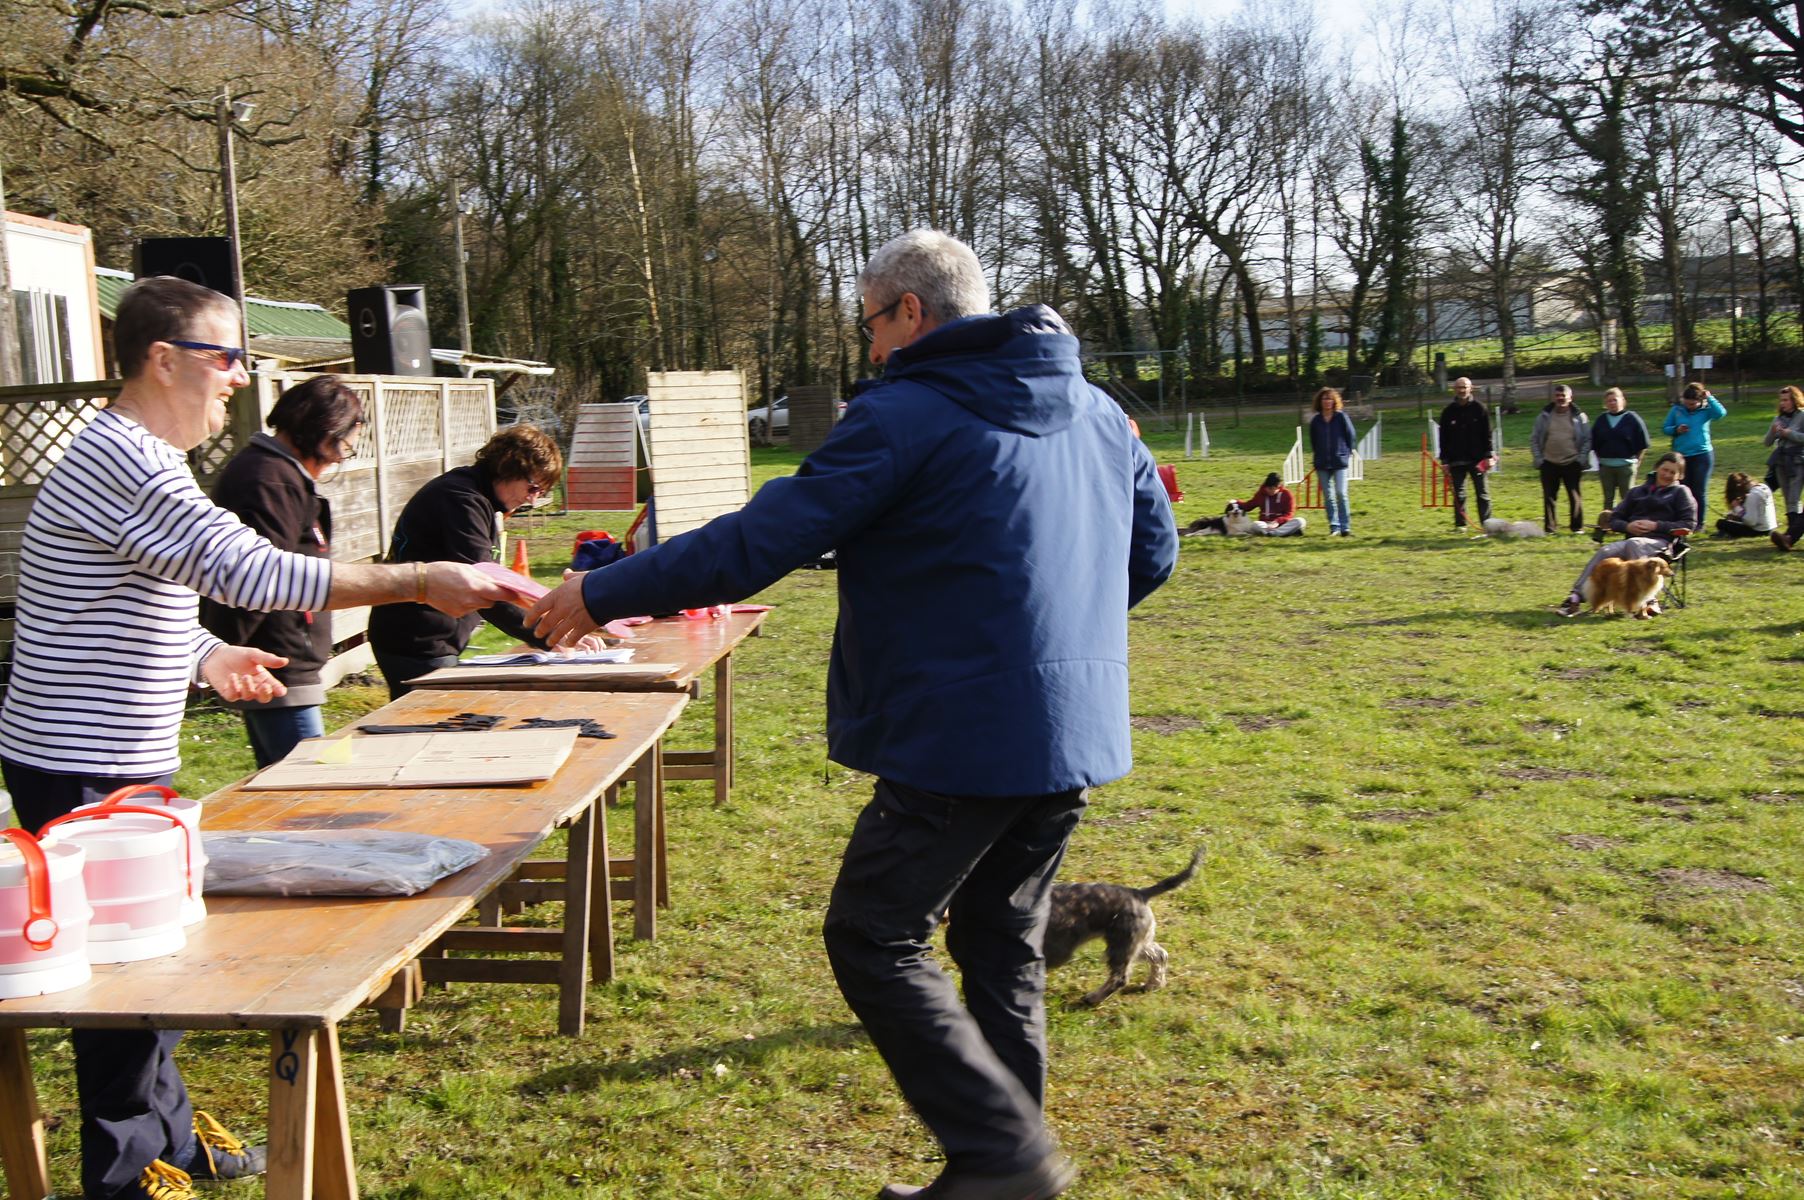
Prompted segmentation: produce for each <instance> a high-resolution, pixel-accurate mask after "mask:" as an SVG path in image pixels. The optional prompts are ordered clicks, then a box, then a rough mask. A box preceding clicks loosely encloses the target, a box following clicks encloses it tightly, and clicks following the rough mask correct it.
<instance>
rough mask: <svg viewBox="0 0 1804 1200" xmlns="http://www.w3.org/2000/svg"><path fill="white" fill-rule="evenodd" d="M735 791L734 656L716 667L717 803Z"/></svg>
mask: <svg viewBox="0 0 1804 1200" xmlns="http://www.w3.org/2000/svg"><path fill="white" fill-rule="evenodd" d="M732 790H733V656H732V655H731V654H728V655H726V656H724V657H723V658H721V660H720V661H719V662H717V663H715V664H714V803H716V804H725V803H726V802H727V796H728V795H729V794H730V793H731V792H732Z"/></svg>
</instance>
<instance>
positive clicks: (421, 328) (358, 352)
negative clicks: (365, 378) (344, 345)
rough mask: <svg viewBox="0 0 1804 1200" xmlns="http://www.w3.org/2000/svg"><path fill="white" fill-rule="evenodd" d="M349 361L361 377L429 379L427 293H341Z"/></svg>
mask: <svg viewBox="0 0 1804 1200" xmlns="http://www.w3.org/2000/svg"><path fill="white" fill-rule="evenodd" d="M345 308H346V309H347V310H349V313H350V317H351V356H352V360H353V362H354V364H355V366H356V370H357V373H358V374H359V375H430V374H432V330H431V328H430V327H429V326H428V325H427V324H426V289H425V288H423V287H414V286H411V285H406V284H385V285H382V286H379V287H366V288H357V289H356V290H354V291H350V292H346V293H345Z"/></svg>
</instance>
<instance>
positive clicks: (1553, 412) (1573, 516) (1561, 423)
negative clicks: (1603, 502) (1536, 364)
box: [1528, 383, 1591, 533]
mask: <svg viewBox="0 0 1804 1200" xmlns="http://www.w3.org/2000/svg"><path fill="white" fill-rule="evenodd" d="M1528 450H1529V454H1530V455H1532V456H1533V457H1534V461H1535V470H1537V471H1539V472H1540V473H1541V528H1542V529H1544V530H1546V531H1547V532H1548V533H1555V532H1558V530H1559V527H1560V526H1559V497H1560V489H1561V488H1565V489H1566V508H1567V515H1568V518H1569V523H1570V524H1571V527H1572V532H1574V533H1578V532H1580V531H1581V530H1583V529H1584V528H1585V497H1584V494H1583V493H1582V492H1581V491H1580V490H1579V481H1580V480H1581V479H1583V478H1584V475H1585V462H1586V460H1587V459H1588V458H1589V457H1590V454H1591V426H1590V424H1589V423H1588V422H1587V421H1586V420H1585V414H1584V413H1582V412H1580V411H1579V410H1578V406H1577V405H1576V404H1574V403H1573V402H1572V389H1571V388H1569V387H1567V386H1566V385H1565V384H1563V383H1562V384H1558V385H1556V386H1555V387H1554V389H1553V399H1552V400H1551V401H1549V402H1548V404H1547V407H1545V408H1543V409H1542V410H1541V412H1540V414H1539V415H1538V416H1536V417H1535V428H1534V432H1533V433H1531V434H1529V439H1528Z"/></svg>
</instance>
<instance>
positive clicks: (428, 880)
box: [201, 829, 489, 896]
mask: <svg viewBox="0 0 1804 1200" xmlns="http://www.w3.org/2000/svg"><path fill="white" fill-rule="evenodd" d="M201 843H202V845H203V846H204V847H205V848H206V852H207V882H206V887H205V889H204V891H205V893H206V894H207V895H213V896H411V895H413V894H414V893H415V892H423V891H425V890H426V889H427V888H429V887H431V886H432V885H433V884H435V883H437V882H438V881H439V880H441V879H443V878H445V876H447V875H453V874H456V873H457V872H458V871H461V870H463V869H464V868H465V867H467V866H470V865H471V864H472V863H477V862H480V861H482V860H483V859H484V858H487V857H488V853H489V852H488V850H487V848H486V847H483V846H479V845H477V844H476V843H475V842H466V841H464V840H462V839H461V838H448V837H434V836H432V835H430V834H425V833H394V832H389V831H387V830H380V829H318V830H305V831H295V830H270V831H268V832H261V833H259V832H244V833H237V832H232V833H206V832H203V833H202V834H201Z"/></svg>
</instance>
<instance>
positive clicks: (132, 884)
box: [40, 805, 189, 963]
mask: <svg viewBox="0 0 1804 1200" xmlns="http://www.w3.org/2000/svg"><path fill="white" fill-rule="evenodd" d="M146 818H149V819H148V820H147V819H146ZM52 831H54V835H55V838H56V840H58V841H70V842H74V843H75V844H76V845H78V846H80V847H81V848H82V849H84V850H86V851H87V852H88V857H87V863H86V864H85V865H84V866H83V868H82V883H83V884H85V885H86V887H87V890H88V903H89V904H90V905H92V906H93V908H94V920H93V922H92V923H91V924H90V925H89V926H88V961H89V962H93V963H121V962H136V961H138V960H139V959H144V958H157V957H159V956H161V955H164V954H174V953H175V952H176V951H177V950H180V949H181V948H182V947H183V946H185V945H187V944H188V936H187V935H186V934H185V933H183V932H182V901H183V898H184V897H185V896H186V895H187V892H188V875H189V864H188V836H189V835H188V827H187V826H186V825H184V824H182V820H181V818H180V817H177V816H176V815H175V814H173V813H170V812H166V811H159V810H157V809H154V808H136V807H133V806H131V805H108V806H101V805H96V806H94V807H93V808H90V809H88V810H86V811H85V812H72V813H70V814H69V815H68V816H66V817H58V818H57V819H56V820H54V821H51V822H50V823H48V824H47V825H45V826H44V828H43V829H42V830H41V831H40V832H41V834H43V835H44V837H45V840H49V838H50V835H51V834H52Z"/></svg>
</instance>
